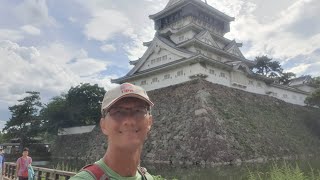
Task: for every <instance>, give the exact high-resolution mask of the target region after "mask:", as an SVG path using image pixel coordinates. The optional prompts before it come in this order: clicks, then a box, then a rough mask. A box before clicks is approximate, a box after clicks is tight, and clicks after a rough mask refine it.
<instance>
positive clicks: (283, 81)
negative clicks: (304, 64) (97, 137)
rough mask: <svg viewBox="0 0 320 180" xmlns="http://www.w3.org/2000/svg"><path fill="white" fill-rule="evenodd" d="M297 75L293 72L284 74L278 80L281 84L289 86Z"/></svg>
mask: <svg viewBox="0 0 320 180" xmlns="http://www.w3.org/2000/svg"><path fill="white" fill-rule="evenodd" d="M295 77H296V75H295V74H294V73H292V72H287V73H282V74H281V76H280V77H279V78H278V81H279V83H280V84H283V85H288V84H289V83H290V81H291V79H292V78H295Z"/></svg>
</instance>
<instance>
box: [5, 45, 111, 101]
mask: <svg viewBox="0 0 320 180" xmlns="http://www.w3.org/2000/svg"><path fill="white" fill-rule="evenodd" d="M79 54H80V55H79ZM86 56H87V53H86V52H85V51H84V50H83V49H81V50H76V49H73V48H70V47H67V46H65V45H62V44H59V43H53V44H52V45H50V46H46V47H39V48H35V47H23V46H20V45H18V44H16V43H13V42H10V41H0V57H1V58H2V59H1V61H0V100H1V101H2V102H5V103H6V104H8V105H12V104H14V103H16V101H17V100H18V99H20V98H21V97H22V96H23V95H24V92H25V91H28V90H31V91H40V92H41V94H45V95H46V99H49V98H51V97H53V96H56V95H59V94H60V93H61V92H65V91H67V90H68V89H69V88H70V87H71V86H75V85H78V84H79V83H81V82H88V83H92V82H94V83H97V82H100V83H99V85H102V86H103V87H105V86H106V85H107V86H110V84H111V83H108V80H109V81H110V77H109V76H104V77H101V75H100V72H101V71H104V70H105V69H106V67H107V65H108V62H107V61H103V60H98V59H94V58H89V57H86ZM77 57H81V58H77ZM82 76H85V77H82ZM103 83H106V84H103Z"/></svg>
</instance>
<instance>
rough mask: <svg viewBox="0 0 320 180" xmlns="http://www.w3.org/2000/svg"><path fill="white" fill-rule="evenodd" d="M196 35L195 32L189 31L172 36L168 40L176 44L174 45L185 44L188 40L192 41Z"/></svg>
mask: <svg viewBox="0 0 320 180" xmlns="http://www.w3.org/2000/svg"><path fill="white" fill-rule="evenodd" d="M195 35H196V32H194V31H193V30H189V31H187V32H184V33H180V34H178V33H177V34H172V35H171V36H170V39H171V40H172V41H173V42H174V43H176V44H180V43H182V42H185V41H187V40H189V39H192V38H193V37H194V36H195Z"/></svg>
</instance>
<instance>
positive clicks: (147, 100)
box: [102, 93, 154, 110]
mask: <svg viewBox="0 0 320 180" xmlns="http://www.w3.org/2000/svg"><path fill="white" fill-rule="evenodd" d="M126 97H134V98H138V99H141V100H143V101H145V102H147V103H148V104H149V105H150V106H153V105H154V104H153V103H152V102H151V101H150V100H149V99H147V98H145V97H143V96H140V95H138V94H134V93H132V94H124V95H122V96H120V97H118V98H116V99H114V100H113V101H112V102H111V103H110V104H109V105H108V106H106V107H103V109H102V110H108V109H109V108H110V107H111V106H112V105H114V104H115V103H116V102H118V101H119V100H120V99H123V98H126Z"/></svg>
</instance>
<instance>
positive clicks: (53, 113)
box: [41, 83, 106, 134]
mask: <svg viewBox="0 0 320 180" xmlns="http://www.w3.org/2000/svg"><path fill="white" fill-rule="evenodd" d="M105 92H106V91H105V90H104V89H103V88H102V87H99V86H98V85H97V84H95V85H90V84H88V83H86V84H80V85H78V86H76V87H72V88H71V89H70V90H69V91H68V93H67V94H64V95H61V96H58V97H54V98H53V99H52V100H51V101H50V102H49V103H48V104H47V105H46V106H45V107H44V108H43V109H42V111H41V114H42V117H43V119H44V120H45V125H44V127H45V129H46V131H48V132H50V133H53V134H56V133H57V132H58V129H59V128H68V127H74V126H85V125H93V124H97V123H98V122H99V120H100V117H101V114H100V107H101V103H102V99H103V96H104V94H105Z"/></svg>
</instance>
